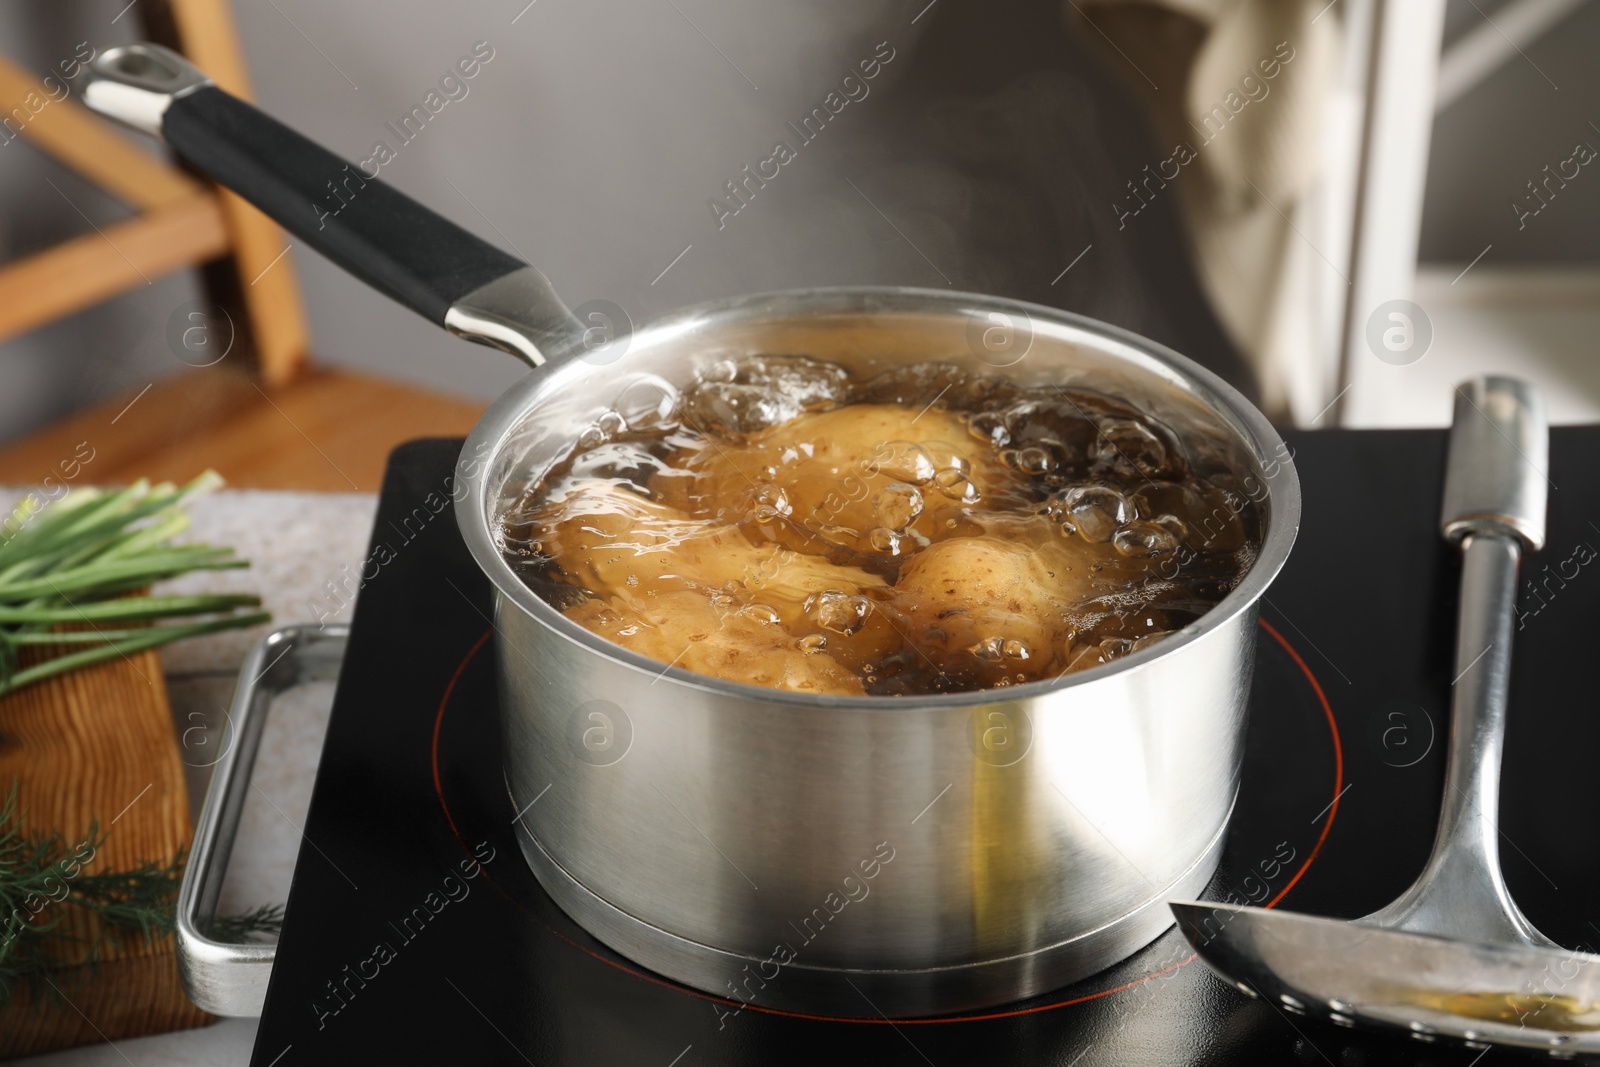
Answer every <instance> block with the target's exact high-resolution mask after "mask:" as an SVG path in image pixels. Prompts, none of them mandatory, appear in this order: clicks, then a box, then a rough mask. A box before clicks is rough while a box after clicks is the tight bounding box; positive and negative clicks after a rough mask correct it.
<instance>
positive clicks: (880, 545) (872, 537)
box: [867, 526, 909, 556]
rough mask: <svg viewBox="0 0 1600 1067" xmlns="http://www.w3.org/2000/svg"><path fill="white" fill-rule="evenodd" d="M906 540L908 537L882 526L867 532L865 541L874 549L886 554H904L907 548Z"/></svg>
mask: <svg viewBox="0 0 1600 1067" xmlns="http://www.w3.org/2000/svg"><path fill="white" fill-rule="evenodd" d="M908 540H909V538H907V537H906V536H905V535H903V534H900V533H896V532H895V531H894V530H889V529H885V528H884V527H882V526H880V527H878V528H877V529H876V530H873V531H872V532H871V533H869V534H867V543H868V544H870V545H871V546H872V547H873V549H874V550H875V551H878V552H882V553H883V554H884V555H886V556H900V555H904V554H905V553H906V552H907V551H908V550H909V549H908V548H907V541H908Z"/></svg>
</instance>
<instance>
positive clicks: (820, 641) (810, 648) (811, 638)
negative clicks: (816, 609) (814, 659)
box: [795, 634, 828, 656]
mask: <svg viewBox="0 0 1600 1067" xmlns="http://www.w3.org/2000/svg"><path fill="white" fill-rule="evenodd" d="M795 645H796V646H797V647H798V648H799V649H800V651H801V652H804V653H805V654H806V655H808V656H809V655H814V654H815V653H818V652H823V651H826V649H827V647H828V638H827V637H826V636H825V635H823V634H807V635H806V636H805V637H802V638H801V639H800V640H798V641H796V642H795Z"/></svg>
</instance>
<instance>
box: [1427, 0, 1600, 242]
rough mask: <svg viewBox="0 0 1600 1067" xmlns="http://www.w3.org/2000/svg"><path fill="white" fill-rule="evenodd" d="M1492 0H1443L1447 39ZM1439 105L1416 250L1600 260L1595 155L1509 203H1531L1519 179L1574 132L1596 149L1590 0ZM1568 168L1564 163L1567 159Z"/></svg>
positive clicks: (1552, 161)
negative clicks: (1537, 194)
mask: <svg viewBox="0 0 1600 1067" xmlns="http://www.w3.org/2000/svg"><path fill="white" fill-rule="evenodd" d="M1500 6H1501V5H1500V4H1498V3H1496V4H1490V3H1487V2H1486V0H1475V2H1474V0H1450V7H1449V20H1448V23H1447V27H1446V39H1447V40H1448V39H1450V38H1452V37H1453V36H1455V35H1458V34H1460V33H1462V32H1464V31H1466V30H1468V29H1469V28H1471V27H1474V26H1477V25H1480V24H1482V22H1483V20H1484V18H1485V17H1486V16H1487V17H1489V18H1493V17H1494V15H1495V13H1496V11H1497V9H1498V8H1499V7H1500ZM1523 52H1524V53H1526V54H1525V55H1523V56H1513V57H1512V58H1511V60H1510V62H1508V63H1507V64H1506V65H1505V66H1503V67H1501V68H1500V69H1499V70H1498V71H1497V72H1495V73H1494V74H1493V75H1491V76H1490V77H1489V78H1488V79H1487V80H1485V81H1484V82H1482V83H1481V84H1480V85H1478V87H1477V88H1475V89H1473V90H1472V91H1471V92H1469V93H1468V94H1467V95H1465V96H1463V97H1462V98H1461V99H1460V100H1457V101H1456V102H1455V103H1454V104H1453V105H1452V106H1450V107H1449V108H1447V109H1445V110H1444V111H1443V112H1442V113H1440V115H1439V117H1438V118H1437V120H1436V121H1435V123H1434V136H1433V146H1432V156H1431V158H1430V160H1429V166H1428V185H1427V199H1426V201H1425V206H1424V210H1423V222H1422V225H1423V233H1422V248H1421V255H1422V258H1423V259H1424V260H1433V261H1446V262H1459V263H1462V264H1465V263H1467V262H1468V261H1470V260H1471V259H1472V258H1473V257H1474V256H1476V255H1478V253H1480V252H1482V251H1483V250H1484V248H1485V246H1487V245H1490V244H1493V246H1494V247H1493V248H1492V249H1491V250H1490V251H1489V253H1488V254H1487V255H1485V256H1484V258H1483V260H1482V265H1483V266H1495V265H1507V266H1508V265H1512V264H1517V263H1572V264H1580V263H1594V262H1596V261H1597V260H1600V159H1597V160H1596V161H1595V162H1593V163H1591V164H1589V165H1587V166H1583V167H1581V168H1580V169H1579V173H1578V176H1577V177H1576V178H1575V179H1573V180H1572V181H1570V182H1568V183H1567V187H1566V188H1565V189H1562V188H1560V187H1559V186H1558V185H1555V184H1554V183H1552V186H1551V188H1552V189H1555V190H1556V195H1555V197H1554V198H1553V199H1551V200H1550V202H1549V206H1548V207H1546V208H1544V209H1543V210H1541V211H1540V212H1539V214H1538V215H1535V216H1531V217H1529V218H1527V219H1522V220H1520V221H1519V218H1518V215H1517V214H1516V213H1515V212H1513V211H1512V207H1511V205H1512V203H1513V202H1518V203H1525V204H1529V205H1533V206H1536V204H1537V202H1536V201H1533V200H1532V199H1531V197H1530V194H1529V193H1528V190H1527V183H1528V182H1529V181H1534V180H1541V181H1542V180H1543V178H1544V177H1545V175H1544V171H1543V168H1544V167H1545V166H1547V165H1548V166H1549V167H1551V169H1552V171H1554V170H1555V169H1556V167H1557V164H1558V163H1560V162H1561V161H1564V160H1566V159H1568V158H1569V157H1570V156H1571V155H1572V152H1573V147H1574V145H1576V144H1577V143H1578V142H1587V143H1588V144H1589V145H1591V146H1593V148H1595V149H1597V150H1600V62H1597V60H1596V54H1597V52H1600V3H1596V2H1594V0H1590V2H1589V3H1587V4H1585V5H1583V6H1581V7H1580V8H1578V10H1577V11H1575V12H1574V13H1573V14H1571V15H1569V16H1568V17H1567V18H1566V19H1565V20H1564V21H1563V22H1561V23H1560V24H1558V25H1557V26H1555V27H1554V28H1553V29H1552V30H1551V31H1550V32H1549V33H1547V34H1546V35H1545V36H1544V37H1543V38H1541V39H1540V40H1539V41H1537V42H1536V43H1534V44H1532V45H1529V46H1528V47H1527V48H1524V49H1523ZM1567 171H1568V173H1571V167H1570V166H1569V167H1568V168H1567Z"/></svg>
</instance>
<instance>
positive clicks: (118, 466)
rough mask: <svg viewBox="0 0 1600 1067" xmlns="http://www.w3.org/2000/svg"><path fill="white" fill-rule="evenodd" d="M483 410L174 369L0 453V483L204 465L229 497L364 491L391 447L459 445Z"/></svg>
mask: <svg viewBox="0 0 1600 1067" xmlns="http://www.w3.org/2000/svg"><path fill="white" fill-rule="evenodd" d="M485 406H486V405H485V403H484V402H482V401H476V400H468V399H464V398H461V397H454V396H447V395H443V394H439V393H434V392H430V391H428V390H425V389H422V388H419V387H417V386H413V385H406V384H403V383H400V382H396V381H392V380H389V379H384V378H378V377H374V376H371V375H366V374H359V373H355V372H352V371H342V370H341V371H334V370H328V369H325V368H318V367H311V368H309V369H307V370H306V371H304V372H303V373H302V374H301V375H300V376H299V377H298V378H297V379H296V380H295V381H294V382H293V383H291V384H290V385H287V386H283V387H280V388H269V387H266V386H263V385H261V384H259V383H258V382H257V380H256V379H254V378H252V377H250V376H248V375H247V374H245V373H242V372H239V371H235V370H233V369H229V368H225V367H222V366H218V367H214V368H206V369H203V370H192V371H185V372H184V373H182V374H179V375H176V376H174V377H172V378H168V379H164V380H162V381H159V382H156V383H155V384H154V385H152V386H150V387H149V388H148V389H147V390H146V391H144V392H143V393H142V394H141V393H140V392H138V391H137V390H135V391H132V392H129V393H128V394H127V395H125V396H121V397H117V398H115V399H113V400H111V401H110V402H108V403H105V404H101V405H99V406H97V407H93V408H89V409H86V410H84V411H81V412H78V413H76V414H74V415H71V416H69V417H68V418H66V419H63V420H61V421H60V422H58V423H55V424H53V425H51V426H49V427H46V428H45V429H43V430H40V431H38V432H36V433H34V434H31V435H29V436H28V437H25V438H22V439H21V440H18V441H15V442H13V443H11V444H10V445H7V446H5V447H4V448H0V484H6V485H33V486H38V485H41V484H42V485H44V486H45V488H46V489H53V487H54V485H55V484H57V483H61V482H65V483H66V484H69V485H80V484H90V483H93V484H98V485H119V484H125V483H127V482H130V481H133V480H134V479H136V478H141V477H145V478H150V479H152V480H156V481H162V480H166V481H175V482H182V481H186V480H188V479H190V478H192V477H194V476H195V475H196V474H199V473H200V472H201V471H203V470H205V469H206V468H207V467H210V468H213V469H215V470H217V471H218V472H220V473H221V474H222V475H223V477H224V478H226V479H227V481H228V484H229V485H231V486H235V487H238V488H257V489H309V490H322V491H333V492H376V491H377V490H378V488H379V484H380V482H381V481H382V478H383V468H384V461H385V458H386V457H387V456H388V454H389V452H390V450H391V449H393V448H394V447H395V446H396V445H398V444H400V443H401V442H403V441H409V440H411V439H413V438H417V437H439V436H460V435H463V434H465V433H466V432H467V431H468V430H470V429H471V428H472V424H473V423H474V422H475V421H476V420H477V418H478V415H479V414H480V413H481V412H482V410H483V408H484V407H485ZM85 457H91V458H88V459H87V461H85ZM47 478H53V479H54V481H53V482H47V481H46V479H47ZM69 479H70V480H69Z"/></svg>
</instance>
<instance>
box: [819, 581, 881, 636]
mask: <svg viewBox="0 0 1600 1067" xmlns="http://www.w3.org/2000/svg"><path fill="white" fill-rule="evenodd" d="M804 608H805V613H806V616H807V617H808V618H809V619H810V620H811V621H812V622H813V623H815V624H816V625H818V626H820V627H822V628H823V629H824V630H832V631H833V632H834V633H836V634H844V635H845V636H846V637H848V636H850V635H851V634H853V633H855V632H856V631H857V630H860V629H861V627H863V626H865V625H866V622H867V615H868V614H870V613H871V611H872V601H870V600H868V599H867V598H866V597H864V596H859V595H853V594H850V593H844V592H840V591H839V590H837V589H829V590H827V591H826V592H822V593H812V594H811V595H810V596H808V597H806V601H805V605H804Z"/></svg>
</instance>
